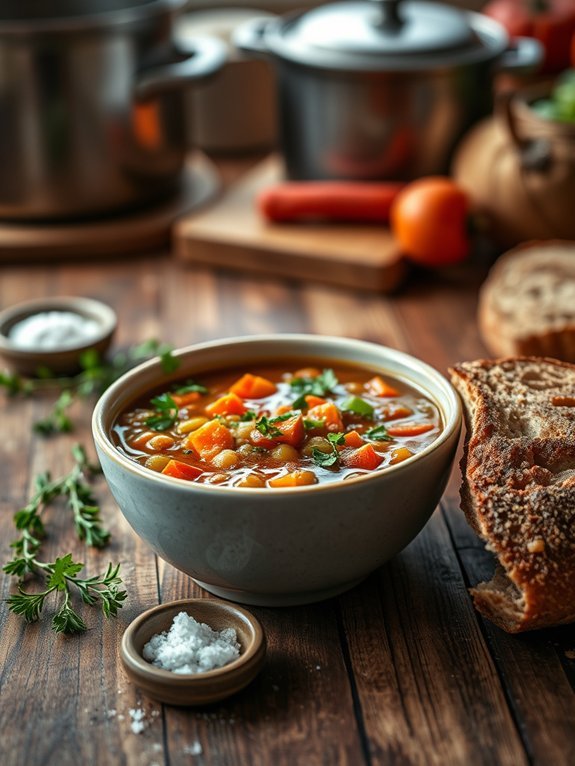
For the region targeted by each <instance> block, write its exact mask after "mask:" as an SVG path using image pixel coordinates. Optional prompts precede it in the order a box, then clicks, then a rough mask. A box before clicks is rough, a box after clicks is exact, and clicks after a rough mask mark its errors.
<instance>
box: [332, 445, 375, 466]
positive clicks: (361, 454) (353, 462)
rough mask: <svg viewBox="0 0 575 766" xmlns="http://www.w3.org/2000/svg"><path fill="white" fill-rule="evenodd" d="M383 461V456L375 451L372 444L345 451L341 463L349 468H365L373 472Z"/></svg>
mask: <svg viewBox="0 0 575 766" xmlns="http://www.w3.org/2000/svg"><path fill="white" fill-rule="evenodd" d="M382 460H383V458H382V456H381V455H378V453H377V452H376V451H375V450H374V449H373V446H372V445H371V444H364V445H363V446H362V447H358V448H357V449H352V450H344V451H343V452H342V453H341V462H342V463H343V464H344V465H346V466H347V467H348V468H365V469H366V470H368V471H373V470H374V469H375V468H377V466H378V465H379V464H380V463H381V461H382Z"/></svg>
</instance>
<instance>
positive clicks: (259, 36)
mask: <svg viewBox="0 0 575 766" xmlns="http://www.w3.org/2000/svg"><path fill="white" fill-rule="evenodd" d="M274 21H276V19H274V18H271V19H270V17H269V16H262V17H259V16H257V17H256V18H253V19H249V21H245V22H244V23H243V24H240V25H239V26H238V27H237V28H236V29H235V30H234V33H233V35H232V43H233V44H234V46H235V47H236V48H237V49H238V50H239V51H241V52H242V53H249V54H251V55H255V56H267V55H268V53H269V51H268V47H267V45H266V42H265V40H264V35H265V33H266V30H267V29H268V27H269V25H270V24H271V23H273V22H274Z"/></svg>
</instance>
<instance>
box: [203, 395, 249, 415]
mask: <svg viewBox="0 0 575 766" xmlns="http://www.w3.org/2000/svg"><path fill="white" fill-rule="evenodd" d="M245 411H246V405H245V404H244V403H243V402H242V400H241V399H240V397H239V396H238V395H237V394H234V393H231V394H224V395H223V396H220V398H219V399H216V400H215V401H214V402H212V403H211V404H208V406H207V407H206V414H208V415H210V416H211V417H213V416H214V415H243V414H244V412H245Z"/></svg>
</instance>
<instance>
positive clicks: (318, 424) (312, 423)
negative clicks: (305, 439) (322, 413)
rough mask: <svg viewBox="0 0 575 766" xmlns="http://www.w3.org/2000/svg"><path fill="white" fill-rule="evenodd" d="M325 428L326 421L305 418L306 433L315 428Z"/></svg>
mask: <svg viewBox="0 0 575 766" xmlns="http://www.w3.org/2000/svg"><path fill="white" fill-rule="evenodd" d="M324 426H325V420H313V418H304V420H303V427H304V428H305V430H306V431H311V430H312V429H313V428H323V427H324Z"/></svg>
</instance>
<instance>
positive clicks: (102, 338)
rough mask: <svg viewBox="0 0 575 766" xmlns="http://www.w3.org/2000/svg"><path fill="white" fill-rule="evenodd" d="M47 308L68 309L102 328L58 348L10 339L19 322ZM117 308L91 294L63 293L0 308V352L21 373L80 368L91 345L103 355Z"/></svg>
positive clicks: (61, 371) (114, 326)
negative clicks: (34, 346)
mask: <svg viewBox="0 0 575 766" xmlns="http://www.w3.org/2000/svg"><path fill="white" fill-rule="evenodd" d="M45 311H69V312H71V313H73V314H79V315H80V316H82V317H84V318H87V319H93V320H95V321H96V322H97V323H98V325H99V326H100V331H99V333H98V334H97V335H95V336H94V337H93V338H91V339H90V340H89V341H86V342H83V343H80V344H76V345H74V346H63V347H62V348H59V349H50V350H40V349H38V350H37V349H27V348H20V347H19V346H17V345H16V344H15V343H13V342H12V341H11V340H10V330H11V329H12V327H14V325H16V324H17V323H18V322H21V321H22V320H23V319H27V318H28V317H30V316H33V315H34V314H41V313H43V312H45ZM116 325H117V317H116V314H115V312H114V311H113V310H112V309H111V308H110V307H109V306H107V305H106V304H105V303H100V301H95V300H92V299H91V298H80V297H72V296H63V297H58V298H41V299H38V300H31V301H25V302H23V303H18V304H16V305H15V306H11V307H10V308H7V309H4V311H1V312H0V356H2V357H3V358H4V359H5V360H6V362H7V363H8V364H9V365H10V366H11V367H12V368H13V369H14V370H15V371H16V372H19V373H20V374H21V375H29V376H34V375H36V374H37V373H38V370H40V369H42V368H44V369H47V370H50V372H52V373H54V374H56V375H63V374H68V373H72V372H75V371H78V370H79V369H80V357H81V356H82V354H83V353H84V352H85V351H88V349H94V350H95V351H97V352H98V353H99V354H101V355H103V354H104V353H105V352H106V351H107V350H108V348H109V347H110V344H111V342H112V338H113V336H114V332H115V331H116Z"/></svg>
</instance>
